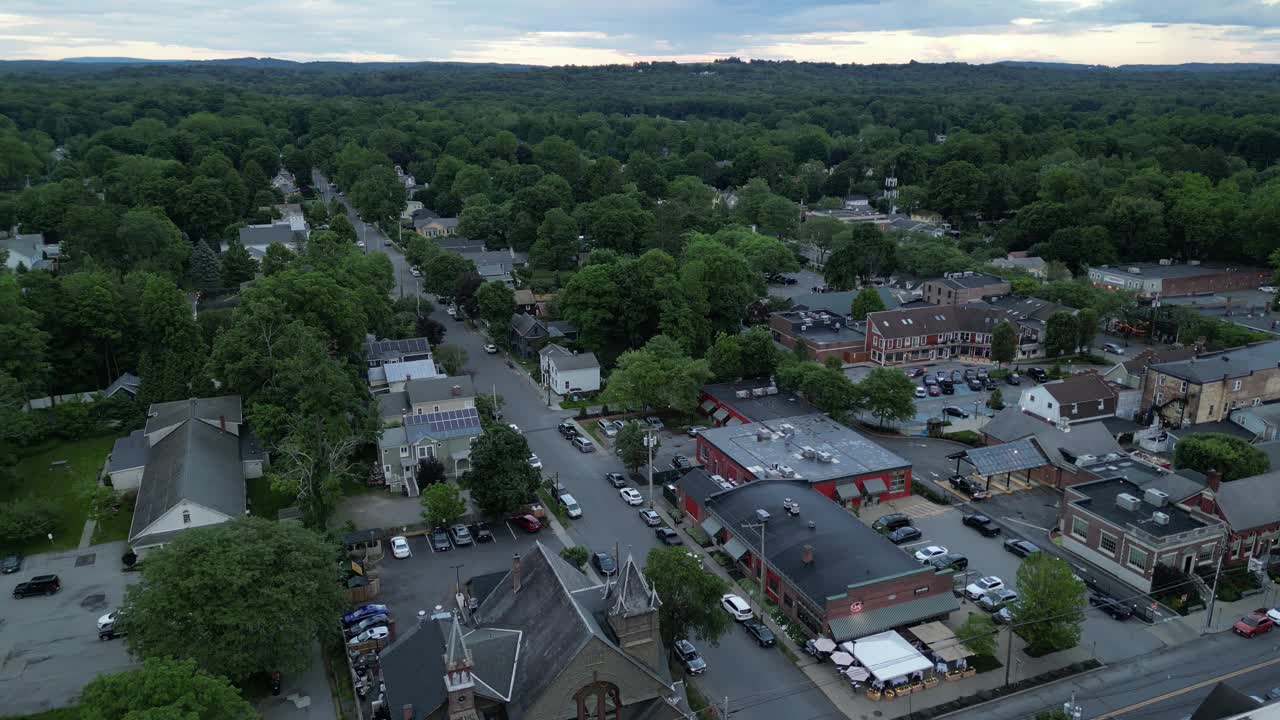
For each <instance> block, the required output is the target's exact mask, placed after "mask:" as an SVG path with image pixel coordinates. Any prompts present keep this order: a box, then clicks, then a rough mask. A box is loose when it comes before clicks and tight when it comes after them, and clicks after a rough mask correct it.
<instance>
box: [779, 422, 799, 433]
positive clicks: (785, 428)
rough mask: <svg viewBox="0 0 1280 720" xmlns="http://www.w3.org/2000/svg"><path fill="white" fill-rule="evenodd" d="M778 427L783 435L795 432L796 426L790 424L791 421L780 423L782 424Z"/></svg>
mask: <svg viewBox="0 0 1280 720" xmlns="http://www.w3.org/2000/svg"><path fill="white" fill-rule="evenodd" d="M779 427H780V428H781V430H782V434H783V435H795V434H796V426H795V425H792V424H791V423H782V425H780V426H779Z"/></svg>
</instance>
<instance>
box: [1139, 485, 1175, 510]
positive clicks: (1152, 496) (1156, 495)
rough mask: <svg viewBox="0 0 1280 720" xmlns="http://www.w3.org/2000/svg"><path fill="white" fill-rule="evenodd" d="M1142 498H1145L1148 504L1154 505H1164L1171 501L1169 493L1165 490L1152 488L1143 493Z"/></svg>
mask: <svg viewBox="0 0 1280 720" xmlns="http://www.w3.org/2000/svg"><path fill="white" fill-rule="evenodd" d="M1142 499H1143V500H1145V501H1146V502H1147V504H1148V505H1154V506H1156V507H1164V506H1165V504H1167V503H1168V502H1169V493H1167V492H1165V491H1163V490H1157V489H1155V488H1150V489H1148V490H1147V491H1146V492H1145V493H1143V494H1142Z"/></svg>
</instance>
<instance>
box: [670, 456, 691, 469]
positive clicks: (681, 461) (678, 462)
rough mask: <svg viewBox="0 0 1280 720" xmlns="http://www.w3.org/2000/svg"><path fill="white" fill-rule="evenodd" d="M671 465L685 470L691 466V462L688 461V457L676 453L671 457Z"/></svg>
mask: <svg viewBox="0 0 1280 720" xmlns="http://www.w3.org/2000/svg"><path fill="white" fill-rule="evenodd" d="M671 467H673V468H675V469H676V470H685V469H687V468H691V467H693V463H691V462H689V458H687V457H685V456H683V455H676V456H675V457H673V458H671Z"/></svg>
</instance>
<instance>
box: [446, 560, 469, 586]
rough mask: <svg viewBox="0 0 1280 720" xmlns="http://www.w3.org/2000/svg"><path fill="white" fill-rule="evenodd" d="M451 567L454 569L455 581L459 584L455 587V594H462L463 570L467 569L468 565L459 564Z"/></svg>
mask: <svg viewBox="0 0 1280 720" xmlns="http://www.w3.org/2000/svg"><path fill="white" fill-rule="evenodd" d="M449 567H451V568H453V579H454V581H455V582H456V583H457V584H456V585H454V593H461V592H462V568H464V567H466V563H458V564H457V565H450V566H449Z"/></svg>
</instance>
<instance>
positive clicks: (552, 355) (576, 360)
mask: <svg viewBox="0 0 1280 720" xmlns="http://www.w3.org/2000/svg"><path fill="white" fill-rule="evenodd" d="M538 354H539V355H541V356H542V357H544V358H547V360H548V362H550V363H551V364H552V365H555V366H556V369H557V370H559V371H560V372H565V371H568V370H587V369H590V368H599V367H600V361H599V360H597V359H596V354H595V353H590V352H582V353H575V352H573V351H572V350H570V349H568V348H566V347H563V346H560V345H556V344H555V343H551V344H550V345H547V346H546V347H544V348H542V349H541V350H539V351H538Z"/></svg>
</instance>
